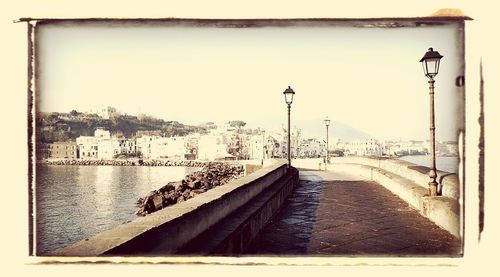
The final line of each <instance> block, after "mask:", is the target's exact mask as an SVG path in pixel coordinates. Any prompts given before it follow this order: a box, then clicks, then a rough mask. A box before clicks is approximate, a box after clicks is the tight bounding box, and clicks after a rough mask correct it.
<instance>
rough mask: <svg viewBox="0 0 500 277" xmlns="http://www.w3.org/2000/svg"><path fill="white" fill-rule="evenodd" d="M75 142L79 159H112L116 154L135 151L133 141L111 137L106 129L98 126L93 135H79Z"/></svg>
mask: <svg viewBox="0 0 500 277" xmlns="http://www.w3.org/2000/svg"><path fill="white" fill-rule="evenodd" d="M76 144H77V145H78V149H79V152H80V159H104V160H108V159H113V158H114V157H115V156H116V155H118V154H123V153H126V154H134V153H136V147H135V142H134V141H133V140H129V139H123V138H112V137H111V134H110V132H109V131H108V130H104V129H101V128H98V129H96V130H95V132H94V136H79V137H78V138H76Z"/></svg>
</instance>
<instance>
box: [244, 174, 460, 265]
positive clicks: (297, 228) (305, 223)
mask: <svg viewBox="0 0 500 277" xmlns="http://www.w3.org/2000/svg"><path fill="white" fill-rule="evenodd" d="M460 253H461V245H460V241H459V240H458V239H456V238H455V237H453V236H452V235H451V234H449V233H448V232H447V231H445V230H443V229H441V228H439V227H438V226H436V225H435V224H434V223H433V222H431V221H430V220H428V219H427V218H425V217H423V216H421V215H420V213H419V212H418V211H417V210H415V209H413V208H412V207H410V206H409V205H408V204H407V203H406V202H404V201H403V200H401V199H400V198H398V197H397V196H396V195H394V194H392V193H391V192H390V191H389V190H387V189H385V188H384V187H383V186H381V185H379V184H377V183H376V182H373V181H369V180H366V179H363V178H362V177H358V176H353V175H347V174H345V173H342V172H335V171H301V172H300V184H299V186H298V187H297V189H296V190H295V192H294V193H293V195H292V196H291V197H290V198H289V199H288V200H287V201H286V202H285V204H284V205H283V207H282V208H281V209H280V211H279V212H278V214H277V215H276V216H275V218H273V220H271V222H270V223H269V225H268V226H266V227H265V228H264V229H263V230H262V232H261V234H260V235H259V237H258V238H257V239H256V240H255V242H254V244H253V246H252V247H251V249H249V250H248V251H247V253H245V254H247V255H266V256H268V255H312V256H324V255H328V256H330V255H338V256H349V255H356V256H358V255H359V256H368V255H378V256H408V255H411V256H420V255H425V256H429V255H440V256H456V255H459V254H460Z"/></svg>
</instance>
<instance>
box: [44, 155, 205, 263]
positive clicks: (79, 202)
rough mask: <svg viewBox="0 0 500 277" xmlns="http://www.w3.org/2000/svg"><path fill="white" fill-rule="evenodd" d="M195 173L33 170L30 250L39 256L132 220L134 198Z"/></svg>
mask: <svg viewBox="0 0 500 277" xmlns="http://www.w3.org/2000/svg"><path fill="white" fill-rule="evenodd" d="M196 170H199V168H193V167H191V168H189V167H142V166H58V165H39V166H37V172H36V175H37V176H36V180H37V181H36V200H35V202H36V234H37V235H36V246H37V253H38V254H43V253H46V252H48V251H52V250H54V249H57V248H59V247H62V246H66V245H69V244H72V243H74V242H77V241H80V240H82V239H85V238H88V237H91V236H93V235H95V234H97V233H99V232H102V231H105V230H108V229H110V228H113V227H115V226H118V225H120V224H122V223H125V222H127V221H130V220H133V219H135V218H137V216H136V215H135V212H136V211H137V207H136V206H135V203H136V201H137V199H138V198H139V197H142V196H145V195H146V194H147V193H148V192H149V191H151V190H154V189H158V188H160V187H161V186H163V185H165V184H166V183H168V182H169V181H177V180H181V179H182V178H184V176H185V175H187V174H189V173H191V172H193V171H196Z"/></svg>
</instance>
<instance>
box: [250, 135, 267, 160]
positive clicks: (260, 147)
mask: <svg viewBox="0 0 500 277" xmlns="http://www.w3.org/2000/svg"><path fill="white" fill-rule="evenodd" d="M265 144H266V143H265V135H264V134H262V135H253V136H250V137H249V139H248V158H249V159H251V160H262V159H263V158H264V156H265V153H264V151H265V147H264V146H265Z"/></svg>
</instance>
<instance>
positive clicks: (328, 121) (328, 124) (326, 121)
mask: <svg viewBox="0 0 500 277" xmlns="http://www.w3.org/2000/svg"><path fill="white" fill-rule="evenodd" d="M325 126H326V163H327V164H328V163H330V156H329V155H328V126H330V119H328V116H327V117H326V118H325ZM325 170H326V166H325Z"/></svg>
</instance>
